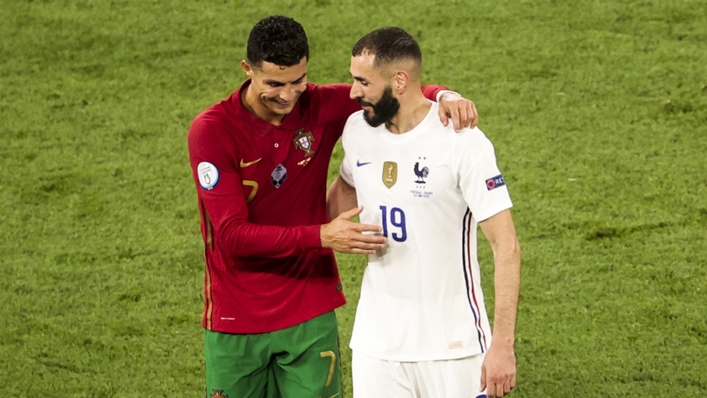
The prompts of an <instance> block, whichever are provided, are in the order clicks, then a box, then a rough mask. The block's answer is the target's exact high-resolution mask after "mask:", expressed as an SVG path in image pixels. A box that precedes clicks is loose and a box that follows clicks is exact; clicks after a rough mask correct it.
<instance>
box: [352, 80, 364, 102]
mask: <svg viewBox="0 0 707 398" xmlns="http://www.w3.org/2000/svg"><path fill="white" fill-rule="evenodd" d="M361 97H363V95H362V94H361V87H359V84H358V82H357V81H355V80H354V82H353V84H352V85H351V91H349V98H351V99H356V98H361Z"/></svg>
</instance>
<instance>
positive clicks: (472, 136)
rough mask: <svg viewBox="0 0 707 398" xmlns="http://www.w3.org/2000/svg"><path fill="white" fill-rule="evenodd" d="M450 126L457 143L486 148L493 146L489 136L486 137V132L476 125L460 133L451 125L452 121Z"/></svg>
mask: <svg viewBox="0 0 707 398" xmlns="http://www.w3.org/2000/svg"><path fill="white" fill-rule="evenodd" d="M448 128H449V129H450V130H451V131H452V132H453V133H454V136H455V138H456V141H457V144H460V145H463V146H467V147H473V148H484V147H488V146H491V147H492V146H493V145H492V144H491V141H490V140H489V139H488V137H486V134H484V132H483V131H481V129H479V128H478V127H474V128H473V129H472V128H464V129H462V130H461V131H460V132H459V133H457V132H455V131H454V128H453V127H451V122H450V126H448Z"/></svg>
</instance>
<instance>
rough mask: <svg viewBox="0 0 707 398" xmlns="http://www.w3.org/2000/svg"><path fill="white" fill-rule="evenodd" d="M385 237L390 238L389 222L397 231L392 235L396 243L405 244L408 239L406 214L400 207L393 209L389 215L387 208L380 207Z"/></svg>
mask: <svg viewBox="0 0 707 398" xmlns="http://www.w3.org/2000/svg"><path fill="white" fill-rule="evenodd" d="M380 209H381V213H382V214H381V215H382V218H381V220H382V222H383V236H385V237H386V238H387V237H388V221H390V225H392V226H393V227H394V228H395V229H396V230H395V231H393V232H392V233H391V237H392V238H393V240H394V241H396V242H405V240H407V238H408V233H407V229H406V228H405V212H404V211H403V210H402V209H401V208H399V207H391V208H390V213H388V207H387V206H380Z"/></svg>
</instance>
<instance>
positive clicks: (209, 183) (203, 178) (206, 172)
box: [196, 162, 219, 191]
mask: <svg viewBox="0 0 707 398" xmlns="http://www.w3.org/2000/svg"><path fill="white" fill-rule="evenodd" d="M196 174H197V175H198V176H199V185H201V187H202V188H204V189H205V190H207V191H210V190H212V189H214V187H215V186H216V184H217V183H218V177H219V176H218V169H217V168H216V166H214V165H213V164H211V163H209V162H201V163H199V165H198V166H196Z"/></svg>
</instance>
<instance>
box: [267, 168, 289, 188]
mask: <svg viewBox="0 0 707 398" xmlns="http://www.w3.org/2000/svg"><path fill="white" fill-rule="evenodd" d="M286 179H287V169H286V168H285V166H283V165H282V163H280V164H278V165H277V167H275V170H273V171H272V173H270V182H271V183H272V185H274V186H275V188H280V185H282V183H283V182H285V180H286Z"/></svg>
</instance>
